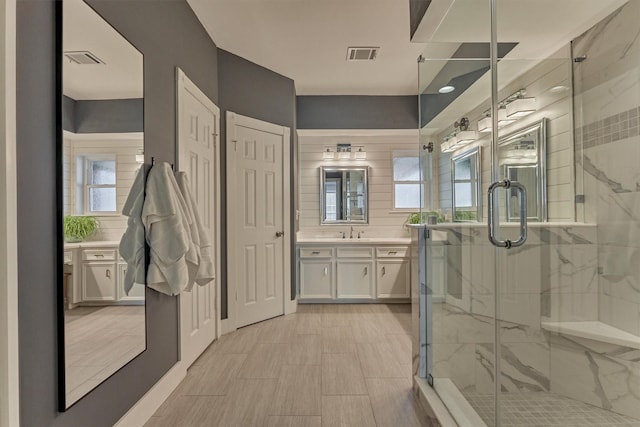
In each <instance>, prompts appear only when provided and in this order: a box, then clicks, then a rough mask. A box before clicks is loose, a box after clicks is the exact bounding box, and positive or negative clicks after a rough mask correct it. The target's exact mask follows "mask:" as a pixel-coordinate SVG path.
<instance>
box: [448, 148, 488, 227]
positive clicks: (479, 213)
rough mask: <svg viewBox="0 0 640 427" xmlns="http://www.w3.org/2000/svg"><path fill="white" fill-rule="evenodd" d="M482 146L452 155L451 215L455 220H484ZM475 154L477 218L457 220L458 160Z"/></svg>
mask: <svg viewBox="0 0 640 427" xmlns="http://www.w3.org/2000/svg"><path fill="white" fill-rule="evenodd" d="M480 151H481V149H480V146H479V145H477V146H475V147H473V148H471V149H468V150H466V151H463V152H462V153H460V154H457V155H454V156H451V217H452V221H453V222H481V221H482V182H481V179H482V173H481V171H480V168H481V166H482V161H481V158H480ZM474 154H475V156H476V161H475V165H476V173H475V175H476V185H475V191H476V219H475V221H473V220H456V179H455V178H456V161H458V160H464V159H466V158H469V157H471V156H473V155H474Z"/></svg>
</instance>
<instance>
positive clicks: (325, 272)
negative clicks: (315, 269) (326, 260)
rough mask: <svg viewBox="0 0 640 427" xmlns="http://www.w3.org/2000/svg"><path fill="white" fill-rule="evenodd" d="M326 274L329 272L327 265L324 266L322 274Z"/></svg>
mask: <svg viewBox="0 0 640 427" xmlns="http://www.w3.org/2000/svg"><path fill="white" fill-rule="evenodd" d="M327 274H329V268H328V267H325V268H324V275H325V276H326V275H327Z"/></svg>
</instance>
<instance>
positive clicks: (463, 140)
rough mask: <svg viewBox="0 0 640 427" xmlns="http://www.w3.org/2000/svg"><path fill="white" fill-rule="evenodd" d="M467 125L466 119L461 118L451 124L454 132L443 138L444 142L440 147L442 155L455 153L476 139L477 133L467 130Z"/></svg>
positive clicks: (467, 120)
mask: <svg viewBox="0 0 640 427" xmlns="http://www.w3.org/2000/svg"><path fill="white" fill-rule="evenodd" d="M469 124H470V122H469V118H468V117H462V118H461V119H460V120H458V121H456V122H455V123H454V124H453V128H454V129H455V130H454V131H453V132H452V133H451V134H449V135H447V136H446V137H445V138H444V142H443V143H442V145H441V146H440V149H441V150H442V152H443V153H449V152H451V151H455V150H457V149H459V148H461V147H464V146H465V145H467V144H470V143H472V142H473V141H475V140H477V139H478V132H477V131H475V130H469Z"/></svg>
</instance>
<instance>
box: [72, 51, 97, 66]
mask: <svg viewBox="0 0 640 427" xmlns="http://www.w3.org/2000/svg"><path fill="white" fill-rule="evenodd" d="M64 56H66V57H67V58H69V60H70V61H72V62H75V63H76V64H80V65H95V64H104V61H103V60H101V59H100V58H98V57H97V56H95V55H94V54H93V53H91V52H89V51H86V50H85V51H76V52H65V53H64Z"/></svg>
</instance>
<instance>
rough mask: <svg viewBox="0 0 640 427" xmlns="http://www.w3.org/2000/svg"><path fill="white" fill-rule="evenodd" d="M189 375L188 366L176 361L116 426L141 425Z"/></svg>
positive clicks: (132, 426)
mask: <svg viewBox="0 0 640 427" xmlns="http://www.w3.org/2000/svg"><path fill="white" fill-rule="evenodd" d="M186 376H187V368H186V367H185V366H184V364H183V363H180V362H178V363H176V364H175V365H173V367H172V368H171V369H169V371H167V373H166V374H164V376H163V377H162V378H160V380H159V381H158V382H157V383H155V384H154V386H153V387H151V389H150V390H149V391H148V392H146V393H145V395H144V396H142V398H141V399H140V400H138V401H137V402H136V404H135V405H133V407H131V409H129V411H127V413H126V414H124V415H123V416H122V418H120V419H119V420H118V422H117V423H116V424H115V425H114V427H141V426H143V425H145V423H146V422H147V421H149V418H151V416H152V415H153V414H154V413H155V412H156V411H157V410H158V408H159V407H160V405H162V402H164V401H165V400H166V399H167V397H169V395H170V394H171V393H172V392H173V390H175V389H176V387H178V384H180V381H182V380H183V379H184V377H186Z"/></svg>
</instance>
